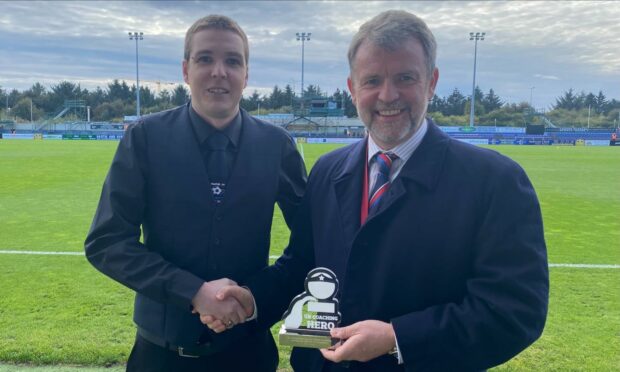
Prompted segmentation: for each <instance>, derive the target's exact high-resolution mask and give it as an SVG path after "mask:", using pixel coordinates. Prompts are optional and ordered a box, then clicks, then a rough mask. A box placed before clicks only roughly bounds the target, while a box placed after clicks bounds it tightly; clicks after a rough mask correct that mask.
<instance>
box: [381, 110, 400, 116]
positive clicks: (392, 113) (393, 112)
mask: <svg viewBox="0 0 620 372" xmlns="http://www.w3.org/2000/svg"><path fill="white" fill-rule="evenodd" d="M403 111H405V110H404V109H398V110H395V109H392V110H378V111H375V112H376V113H377V114H379V115H380V116H396V115H399V114H400V113H401V112H403Z"/></svg>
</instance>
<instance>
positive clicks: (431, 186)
mask: <svg viewBox="0 0 620 372" xmlns="http://www.w3.org/2000/svg"><path fill="white" fill-rule="evenodd" d="M365 149H366V141H365V140H363V141H360V142H357V143H355V144H353V145H350V146H347V147H344V148H341V149H338V150H336V151H333V152H331V153H329V154H327V155H325V156H323V157H322V158H321V159H320V160H319V161H318V162H317V163H316V165H315V166H314V168H313V169H312V172H311V173H310V178H309V180H308V187H307V190H306V195H305V197H304V201H303V202H302V206H301V209H300V213H299V214H298V219H297V220H296V221H295V223H294V225H293V231H292V236H291V241H290V244H289V247H288V248H287V249H286V250H285V252H284V254H283V256H282V257H281V258H280V259H278V261H277V262H276V263H275V264H274V265H273V266H271V267H269V268H268V269H266V270H264V271H263V272H262V273H261V274H260V275H258V276H257V277H255V278H253V279H252V280H251V283H250V285H249V286H250V288H251V290H252V292H253V294H254V296H255V299H256V303H257V309H258V316H259V318H258V320H259V322H260V323H262V324H263V325H269V324H271V323H273V322H274V321H276V320H278V318H279V317H280V316H281V315H282V312H283V310H285V309H286V306H287V305H288V301H290V299H291V298H292V297H293V296H294V295H295V294H297V293H300V292H302V291H303V279H304V277H305V275H306V274H307V272H308V271H309V270H310V269H311V268H314V267H320V266H323V267H328V268H330V269H331V270H333V271H334V272H335V273H336V275H337V277H338V279H339V281H340V292H339V294H338V295H337V297H338V298H339V301H340V312H341V314H342V323H341V325H342V326H346V325H350V324H353V323H355V322H358V321H362V320H366V319H378V320H382V321H385V322H391V323H392V325H393V326H394V330H395V332H396V337H397V340H398V345H399V348H400V352H401V354H402V357H403V358H404V365H401V366H398V365H397V362H396V359H395V358H394V357H393V356H389V355H385V356H382V357H379V358H376V359H374V360H372V361H370V362H368V363H365V364H362V363H351V364H350V368H351V370H360V371H361V370H364V371H366V370H373V371H390V370H401V369H406V370H410V371H413V370H416V371H417V370H419V371H426V370H434V371H463V370H480V369H484V368H488V367H490V366H493V365H497V364H500V363H502V362H504V361H506V360H508V359H510V358H511V357H513V356H514V355H516V354H517V353H519V352H520V351H521V350H523V349H524V348H525V347H527V346H528V345H529V344H531V343H532V342H534V340H536V339H537V338H538V337H539V336H540V334H541V332H542V330H543V326H544V323H545V318H546V313H547V301H548V269H547V258H546V248H545V242H544V237H543V225H542V220H541V213H540V208H539V204H538V201H537V198H536V195H535V193H534V189H533V188H532V185H531V184H530V181H529V180H528V178H527V176H526V175H525V173H524V171H523V170H522V169H521V168H520V167H519V166H518V165H517V164H516V163H515V162H514V161H512V160H510V159H508V158H507V157H505V156H502V155H500V154H498V153H496V152H494V151H490V150H486V149H482V148H478V147H475V146H472V145H469V144H465V143H463V142H460V141H458V140H454V139H450V138H449V137H448V136H447V135H445V134H444V133H442V132H441V131H440V129H439V128H437V127H436V126H435V125H434V124H432V122H430V123H429V128H428V132H427V134H426V136H425V137H424V139H423V141H422V143H421V144H420V146H419V147H418V149H417V150H416V151H415V152H414V153H413V155H412V156H411V158H410V159H409V160H408V161H407V163H406V164H405V165H404V167H403V168H402V170H401V172H400V174H399V175H398V177H397V178H396V179H395V180H394V182H393V183H392V185H391V188H390V189H389V191H388V192H387V194H386V195H384V199H383V200H382V204H381V205H380V209H379V211H378V212H377V213H376V214H375V215H374V216H371V217H370V218H369V219H368V220H367V222H366V223H365V224H364V225H363V226H361V227H360V205H361V197H362V182H363V171H364V166H365V164H366V161H365V156H366V151H365ZM291 364H292V365H293V367H294V368H295V370H299V371H319V370H320V369H321V367H322V366H323V365H324V364H328V363H324V360H323V358H322V357H321V355H320V353H319V352H318V351H317V350H311V349H301V348H299V349H295V350H294V351H293V354H292V358H291ZM330 367H332V370H334V366H330ZM336 367H337V366H336ZM335 369H338V368H335Z"/></svg>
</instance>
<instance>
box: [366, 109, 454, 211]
mask: <svg viewBox="0 0 620 372" xmlns="http://www.w3.org/2000/svg"><path fill="white" fill-rule="evenodd" d="M448 142H449V138H448V136H447V135H446V134H444V133H443V132H442V131H441V129H439V128H438V127H437V126H436V125H435V124H434V123H433V121H432V120H431V119H428V131H427V132H426V135H425V136H424V139H423V140H422V142H421V143H420V146H419V147H418V148H417V149H416V150H415V151H414V152H413V154H412V155H411V157H410V158H409V160H407V162H406V163H405V165H404V166H403V168H402V169H401V171H400V173H399V174H398V177H396V179H395V180H394V182H392V184H391V186H390V189H389V190H388V192H387V193H386V194H385V195H384V196H383V200H382V201H381V204H380V205H379V209H378V210H377V211H376V213H374V214H373V215H372V216H369V218H368V221H370V220H373V219H375V218H377V217H378V216H380V215H381V214H383V213H385V211H387V210H389V209H390V208H392V207H393V206H394V205H395V204H397V202H398V201H399V199H401V198H403V197H404V196H405V195H406V194H407V190H408V187H407V184H408V183H410V182H414V183H417V184H418V185H420V186H421V187H422V188H424V189H426V190H428V191H430V190H432V189H434V188H435V186H436V185H437V182H438V180H439V176H440V174H441V170H442V168H443V162H444V157H445V153H446V149H447V145H448Z"/></svg>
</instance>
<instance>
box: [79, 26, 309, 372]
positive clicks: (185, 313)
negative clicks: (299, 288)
mask: <svg viewBox="0 0 620 372" xmlns="http://www.w3.org/2000/svg"><path fill="white" fill-rule="evenodd" d="M248 57H249V51H248V40H247V37H246V35H245V33H244V32H243V30H242V29H241V28H240V27H239V26H238V25H237V23H235V22H234V21H233V20H231V19H229V18H227V17H224V16H208V17H205V18H202V19H200V20H198V21H196V23H194V25H192V26H191V27H190V28H189V30H188V31H187V35H186V38H185V55H184V60H183V78H184V80H185V82H186V83H187V84H189V86H190V89H191V93H192V99H191V102H190V103H188V104H186V105H184V106H181V107H178V108H175V109H172V110H168V111H164V112H161V113H157V114H154V115H149V116H146V117H143V118H140V120H139V122H138V123H137V124H136V125H133V126H130V127H129V128H128V129H127V132H126V133H125V136H124V137H123V139H122V140H121V142H120V144H119V147H118V150H117V152H116V155H115V157H114V160H113V161H112V165H111V167H110V171H109V173H108V175H107V178H106V180H105V183H104V185H103V191H102V194H101V199H100V201H99V206H98V208H97V212H96V214H95V217H94V220H93V224H92V227H91V230H90V232H89V234H88V237H87V238H86V243H85V249H86V256H87V258H88V260H89V261H90V262H91V263H92V264H93V265H94V266H95V267H96V268H97V269H99V270H100V271H101V272H103V273H104V274H106V275H108V276H110V277H111V278H113V279H115V280H117V281H119V282H120V283H122V284H124V285H126V286H127V287H129V288H131V289H133V290H135V291H136V300H135V308H134V321H135V323H136V325H137V327H138V329H137V336H136V342H135V344H134V347H133V349H132V352H131V355H130V357H129V361H128V364H127V369H128V370H132V371H191V370H196V371H245V370H247V371H250V370H251V371H274V370H275V369H276V367H277V363H278V355H277V349H276V347H275V344H274V342H273V338H272V336H271V334H270V332H269V330H267V329H258V330H257V329H256V328H255V327H253V325H252V324H251V323H244V322H245V320H246V318H247V316H248V314H246V312H245V311H244V310H243V308H241V306H240V305H239V303H237V301H236V300H234V299H229V300H226V301H216V300H215V299H214V297H213V295H214V294H215V293H216V291H217V289H218V288H219V287H220V286H221V285H223V284H233V283H236V282H240V283H241V282H243V281H245V280H246V279H247V278H248V276H250V275H252V274H255V273H257V272H258V271H259V270H261V269H262V268H264V267H266V266H267V265H268V256H269V244H270V230H271V222H272V218H273V211H274V204H275V203H278V205H279V206H280V208H281V209H282V212H283V214H284V217H285V219H286V221H287V223H290V222H291V221H292V218H293V215H294V214H295V213H296V210H297V208H298V206H299V204H300V202H301V198H302V196H303V191H304V188H305V183H306V171H305V166H304V164H303V161H302V159H301V157H300V155H299V153H298V152H297V150H296V146H295V143H294V141H293V139H292V137H291V136H290V135H288V134H287V133H286V132H285V131H284V130H282V129H280V128H277V127H275V126H273V125H269V124H267V123H265V122H263V121H260V120H258V119H255V118H253V117H251V116H250V115H248V113H247V112H245V111H244V110H240V108H239V102H240V99H241V94H242V91H243V89H244V88H245V86H246V84H247V79H248ZM141 233H142V234H143V240H142V241H141V239H140V236H141ZM221 277H227V278H230V280H215V279H218V278H221ZM207 314H212V315H218V316H220V317H222V319H223V320H224V322H225V324H226V326H227V327H228V328H232V327H234V326H235V325H238V326H237V327H234V328H233V329H232V330H231V331H230V332H227V333H226V334H221V335H216V334H215V333H213V332H212V331H210V330H209V329H208V328H207V327H205V326H204V325H203V324H202V323H201V322H200V319H199V315H207ZM224 315H226V317H224ZM250 315H251V313H250ZM241 323H244V324H241Z"/></svg>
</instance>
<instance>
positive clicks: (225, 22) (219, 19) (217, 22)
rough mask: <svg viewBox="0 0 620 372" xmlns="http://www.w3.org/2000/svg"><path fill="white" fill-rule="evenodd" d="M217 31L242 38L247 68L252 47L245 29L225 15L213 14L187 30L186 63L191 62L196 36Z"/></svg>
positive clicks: (184, 54) (184, 55)
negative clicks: (198, 33) (203, 31)
mask: <svg viewBox="0 0 620 372" xmlns="http://www.w3.org/2000/svg"><path fill="white" fill-rule="evenodd" d="M208 29H215V30H226V31H232V32H234V33H235V34H237V35H239V36H240V37H241V40H242V41H243V53H244V57H245V64H246V66H247V64H248V61H249V59H250V47H249V46H248V37H247V36H246V34H245V32H243V29H241V27H240V26H239V24H237V22H235V21H233V20H232V19H231V18H228V17H226V16H223V15H217V14H212V15H208V16H206V17H202V18H200V19H199V20H197V21H196V22H194V24H193V25H192V26H191V27H190V28H189V29H187V33H186V34H185V49H184V51H183V58H184V59H185V60H186V61H189V55H190V54H191V52H192V51H191V45H192V38H193V37H194V35H195V34H196V33H197V32H199V31H202V30H208Z"/></svg>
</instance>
